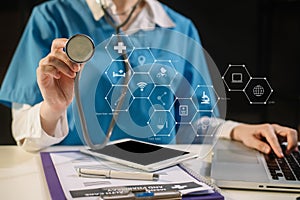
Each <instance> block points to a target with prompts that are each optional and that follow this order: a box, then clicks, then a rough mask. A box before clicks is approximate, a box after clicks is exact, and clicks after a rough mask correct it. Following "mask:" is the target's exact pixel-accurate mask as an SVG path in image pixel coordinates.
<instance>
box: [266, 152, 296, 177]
mask: <svg viewBox="0 0 300 200" xmlns="http://www.w3.org/2000/svg"><path fill="white" fill-rule="evenodd" d="M285 148H286V146H282V150H283V152H285ZM299 149H300V148H299ZM265 159H266V163H267V166H268V168H269V172H270V174H271V176H272V179H273V180H279V178H281V177H282V178H285V179H286V180H289V181H297V180H298V181H300V152H299V151H298V152H292V153H291V154H289V155H285V156H284V158H278V157H277V156H276V155H275V153H274V152H272V153H270V154H269V155H265Z"/></svg>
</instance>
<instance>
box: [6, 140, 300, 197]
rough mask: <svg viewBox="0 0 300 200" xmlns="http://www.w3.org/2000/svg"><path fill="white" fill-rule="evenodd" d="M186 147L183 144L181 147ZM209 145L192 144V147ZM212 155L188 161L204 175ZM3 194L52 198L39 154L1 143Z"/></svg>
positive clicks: (246, 193)
mask: <svg viewBox="0 0 300 200" xmlns="http://www.w3.org/2000/svg"><path fill="white" fill-rule="evenodd" d="M178 147H179V148H182V146H180V145H179V146H178ZM79 148H82V147H79V146H75V147H74V146H55V147H50V148H48V149H47V151H57V150H78V149H79ZM199 148H205V147H203V146H202V145H201V146H200V145H192V147H191V150H198V149H199ZM210 160H211V158H210V156H207V157H205V158H202V159H196V160H191V161H188V162H185V164H186V165H187V166H189V167H191V168H192V169H193V170H194V171H196V172H199V173H200V174H202V175H205V174H207V172H208V170H209V168H210ZM0 194H1V199H10V200H14V199H16V200H20V199H31V200H34V199H38V200H41V199H51V198H50V193H49V190H48V186H47V183H46V179H45V177H44V173H43V169H42V164H41V159H40V155H39V153H28V152H25V151H23V150H22V149H20V148H19V147H17V146H0ZM222 194H223V195H224V196H225V198H226V200H240V199H243V200H247V199H251V200H256V199H257V200H268V199H270V200H275V199H276V200H281V199H282V200H295V199H296V197H297V196H300V194H296V193H282V192H280V193H279V192H262V191H245V190H228V189H226V190H225V189H222Z"/></svg>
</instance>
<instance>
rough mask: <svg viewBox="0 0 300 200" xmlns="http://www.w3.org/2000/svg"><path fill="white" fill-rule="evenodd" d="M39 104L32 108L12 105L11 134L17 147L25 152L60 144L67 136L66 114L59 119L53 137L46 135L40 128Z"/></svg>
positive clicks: (24, 105)
mask: <svg viewBox="0 0 300 200" xmlns="http://www.w3.org/2000/svg"><path fill="white" fill-rule="evenodd" d="M40 108H41V103H39V104H36V105H34V106H30V105H27V104H17V103H13V104H12V134H13V137H14V139H15V140H16V142H17V145H18V146H21V147H22V148H23V149H24V150H26V151H39V150H41V149H43V148H46V147H49V146H51V145H54V144H58V143H59V142H61V141H62V140H63V139H64V138H65V137H66V136H67V134H68V131H69V130H68V129H69V128H68V122H67V116H66V112H65V113H64V114H63V115H62V116H61V117H60V119H59V121H58V123H57V126H56V129H55V132H54V136H50V135H48V134H47V133H46V132H45V131H44V130H43V129H42V126H41V120H40Z"/></svg>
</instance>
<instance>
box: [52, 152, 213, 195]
mask: <svg viewBox="0 0 300 200" xmlns="http://www.w3.org/2000/svg"><path fill="white" fill-rule="evenodd" d="M50 156H51V159H52V162H53V164H54V167H55V170H56V173H57V176H58V178H59V181H60V183H61V186H62V189H63V191H64V193H65V196H66V198H67V199H74V198H77V197H81V198H84V199H98V196H99V193H100V192H101V191H103V188H114V187H121V186H128V187H133V186H143V187H149V188H154V187H155V186H156V187H157V188H159V187H164V188H170V189H178V190H180V192H181V193H182V194H187V193H191V192H197V193H205V194H206V193H211V192H213V190H212V187H210V186H208V185H207V184H205V183H203V182H200V181H198V180H196V179H195V178H193V177H192V176H191V175H189V174H188V173H187V172H186V171H185V170H183V169H182V168H180V167H179V166H173V167H170V168H166V169H163V170H159V171H156V172H155V173H158V174H159V180H158V181H145V180H126V179H109V178H86V177H80V176H78V172H77V169H78V168H88V169H110V170H121V171H134V172H137V171H138V170H137V169H134V168H130V167H126V166H123V165H120V164H116V163H113V162H110V161H106V160H101V159H99V158H95V157H92V156H89V155H86V154H83V153H80V152H51V153H50ZM101 188H102V189H101Z"/></svg>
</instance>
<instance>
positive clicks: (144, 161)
mask: <svg viewBox="0 0 300 200" xmlns="http://www.w3.org/2000/svg"><path fill="white" fill-rule="evenodd" d="M90 151H92V152H96V153H100V154H103V155H107V156H111V157H114V158H118V159H122V160H126V161H130V162H133V163H137V164H140V165H149V164H152V163H157V162H160V161H164V160H167V159H170V158H176V157H178V156H181V155H186V154H189V152H186V151H180V150H176V149H171V148H166V147H161V146H158V145H154V144H149V143H143V142H139V141H133V140H129V141H124V142H120V143H117V144H111V145H107V146H106V147H104V148H103V149H99V150H93V149H90Z"/></svg>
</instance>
